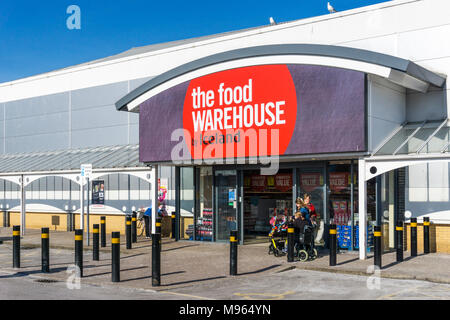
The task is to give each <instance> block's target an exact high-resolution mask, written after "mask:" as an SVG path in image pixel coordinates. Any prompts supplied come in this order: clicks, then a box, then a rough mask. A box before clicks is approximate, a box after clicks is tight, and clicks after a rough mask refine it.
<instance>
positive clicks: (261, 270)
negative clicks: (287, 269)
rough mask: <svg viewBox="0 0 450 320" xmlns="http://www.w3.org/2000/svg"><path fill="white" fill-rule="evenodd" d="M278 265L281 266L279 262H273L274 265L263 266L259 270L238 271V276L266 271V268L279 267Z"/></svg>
mask: <svg viewBox="0 0 450 320" xmlns="http://www.w3.org/2000/svg"><path fill="white" fill-rule="evenodd" d="M279 266H281V264H274V265H271V266H269V267H266V268H263V269H260V270H256V271H250V272H244V273H238V276H244V275H247V274H255V273H261V272H264V271H267V270H270V269H274V268H277V267H279Z"/></svg>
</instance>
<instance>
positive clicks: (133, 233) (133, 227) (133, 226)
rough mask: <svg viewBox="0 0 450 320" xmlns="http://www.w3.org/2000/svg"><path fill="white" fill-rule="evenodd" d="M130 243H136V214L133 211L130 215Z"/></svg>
mask: <svg viewBox="0 0 450 320" xmlns="http://www.w3.org/2000/svg"><path fill="white" fill-rule="evenodd" d="M131 242H133V243H136V242H137V213H136V211H133V214H132V215H131Z"/></svg>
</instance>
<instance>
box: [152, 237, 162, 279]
mask: <svg viewBox="0 0 450 320" xmlns="http://www.w3.org/2000/svg"><path fill="white" fill-rule="evenodd" d="M160 285H161V233H154V234H153V237H152V286H153V287H159V286H160Z"/></svg>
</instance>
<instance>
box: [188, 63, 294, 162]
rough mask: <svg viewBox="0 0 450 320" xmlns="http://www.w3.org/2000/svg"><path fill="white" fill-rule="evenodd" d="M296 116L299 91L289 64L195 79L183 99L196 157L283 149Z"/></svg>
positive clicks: (265, 153)
mask: <svg viewBox="0 0 450 320" xmlns="http://www.w3.org/2000/svg"><path fill="white" fill-rule="evenodd" d="M296 119H297V95H296V91H295V86H294V82H293V80H292V77H291V74H290V72H289V69H288V68H287V66H286V65H264V66H252V67H244V68H238V69H231V70H226V71H221V72H217V73H213V74H210V75H206V76H203V77H200V78H197V79H194V80H192V81H191V82H190V84H189V87H188V90H187V93H186V97H185V100H184V109H183V127H184V129H186V131H185V138H186V142H187V144H188V149H189V150H190V152H191V156H192V158H193V159H219V158H222V159H225V158H241V157H257V156H270V155H282V154H284V152H285V151H286V148H287V147H288V145H289V142H290V140H291V137H292V133H293V132H294V128H295V123H296Z"/></svg>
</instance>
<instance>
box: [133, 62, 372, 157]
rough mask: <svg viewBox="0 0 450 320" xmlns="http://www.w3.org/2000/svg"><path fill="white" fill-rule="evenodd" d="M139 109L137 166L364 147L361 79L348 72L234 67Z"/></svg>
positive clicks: (174, 89)
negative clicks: (177, 161) (140, 164)
mask: <svg viewBox="0 0 450 320" xmlns="http://www.w3.org/2000/svg"><path fill="white" fill-rule="evenodd" d="M139 108H140V112H139V116H140V120H139V125H140V132H139V137H140V143H139V145H140V161H141V162H163V161H175V160H185V161H190V160H196V159H202V160H207V159H213V160H214V159H237V158H249V157H256V156H258V157H261V156H289V155H303V154H318V153H338V152H356V151H364V150H366V145H365V141H366V136H365V135H366V128H365V117H366V108H365V76H364V73H362V72H357V71H352V70H345V69H339V68H333V67H324V66H310V65H283V64H277V65H260V66H249V67H241V68H235V69H230V70H225V71H220V72H216V73H212V74H208V75H205V76H202V77H199V78H196V79H193V80H190V81H186V82H183V83H181V84H178V85H175V86H173V87H171V88H168V89H166V90H165V91H162V92H160V93H158V94H156V95H155V96H153V97H151V98H149V99H148V100H147V101H145V102H143V103H142V104H141V105H140V107H139ZM174 155H175V156H176V157H178V158H177V159H174Z"/></svg>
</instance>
